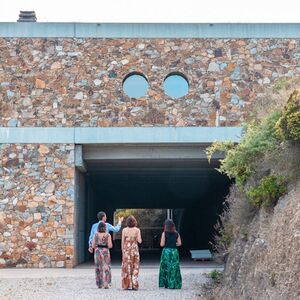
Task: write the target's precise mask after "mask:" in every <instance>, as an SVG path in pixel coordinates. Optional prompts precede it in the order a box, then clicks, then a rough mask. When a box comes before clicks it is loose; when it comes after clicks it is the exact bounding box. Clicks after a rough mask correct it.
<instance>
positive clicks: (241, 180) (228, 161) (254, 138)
mask: <svg viewBox="0 0 300 300" xmlns="http://www.w3.org/2000/svg"><path fill="white" fill-rule="evenodd" d="M280 116H281V114H280V113H279V112H274V113H272V114H270V115H268V116H267V118H265V119H264V120H263V121H261V122H260V123H257V122H253V123H251V124H250V125H248V126H247V127H246V128H245V129H244V135H243V137H242V138H241V141H240V143H239V144H237V145H234V144H233V143H232V142H226V143H221V142H214V143H213V144H212V145H211V146H210V147H209V148H207V151H206V153H207V157H208V160H209V161H210V159H211V158H212V155H213V154H214V153H215V152H217V151H221V152H223V153H225V158H224V159H222V160H220V163H221V165H220V168H219V169H218V170H219V171H220V172H221V173H224V174H227V175H228V176H229V177H230V178H235V180H236V183H237V185H238V186H243V185H244V184H245V183H246V181H247V180H248V178H249V177H250V176H251V175H252V173H253V172H254V170H255V167H256V163H257V160H258V159H259V158H261V157H263V156H264V155H265V153H266V152H267V151H271V150H274V149H275V148H276V147H277V146H278V136H277V134H276V131H275V124H276V122H277V121H278V120H279V118H280Z"/></svg>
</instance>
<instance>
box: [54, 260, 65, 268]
mask: <svg viewBox="0 0 300 300" xmlns="http://www.w3.org/2000/svg"><path fill="white" fill-rule="evenodd" d="M64 266H65V262H64V261H58V262H57V263H56V267H57V268H63V267H64Z"/></svg>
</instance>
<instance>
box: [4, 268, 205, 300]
mask: <svg viewBox="0 0 300 300" xmlns="http://www.w3.org/2000/svg"><path fill="white" fill-rule="evenodd" d="M181 271H182V277H183V287H182V289H181V290H168V289H159V288H158V270H157V269H153V268H152V269H150V268H149V269H142V270H141V271H140V289H139V290H138V291H123V290H122V289H121V278H120V272H121V270H120V269H116V268H114V269H113V270H112V276H113V280H112V281H113V282H112V288H111V289H108V290H103V289H97V288H96V285H95V278H94V272H93V270H92V269H71V270H67V269H61V270H60V269H5V270H0V299H1V300H2V299H3V300H17V299H22V300H27V299H28V300H29V299H30V300H35V299H38V300H48V299H49V300H50V299H51V300H53V299H55V300H72V299H78V300H79V299H80V300H84V299H89V300H92V299H97V300H99V299H101V300H102V299H118V300H120V299H121V300H127V299H128V300H129V299H139V300H140V299H142V300H147V299H151V300H153V299H163V300H166V299H167V300H176V299H180V300H183V299H189V300H192V299H197V298H198V295H199V293H200V289H201V284H203V283H205V282H206V281H207V278H206V276H205V275H204V273H205V272H208V271H210V270H206V269H203V268H186V269H182V270H181Z"/></svg>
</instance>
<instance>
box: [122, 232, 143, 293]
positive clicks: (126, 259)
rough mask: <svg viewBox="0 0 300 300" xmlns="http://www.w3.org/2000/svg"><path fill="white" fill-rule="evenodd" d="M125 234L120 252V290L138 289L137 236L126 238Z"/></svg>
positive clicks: (138, 255)
mask: <svg viewBox="0 0 300 300" xmlns="http://www.w3.org/2000/svg"><path fill="white" fill-rule="evenodd" d="M124 234H125V237H124V243H123V251H122V288H123V289H129V288H132V289H135V290H137V289H138V288H139V282H138V276H139V269H140V253H139V247H138V242H137V234H136V235H135V236H128V235H126V233H124Z"/></svg>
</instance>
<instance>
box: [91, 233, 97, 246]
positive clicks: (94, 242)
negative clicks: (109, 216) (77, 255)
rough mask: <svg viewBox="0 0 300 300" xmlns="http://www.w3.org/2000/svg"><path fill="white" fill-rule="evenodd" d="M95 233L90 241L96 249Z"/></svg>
mask: <svg viewBox="0 0 300 300" xmlns="http://www.w3.org/2000/svg"><path fill="white" fill-rule="evenodd" d="M96 234H97V233H95V234H94V237H93V241H92V248H93V249H96Z"/></svg>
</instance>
